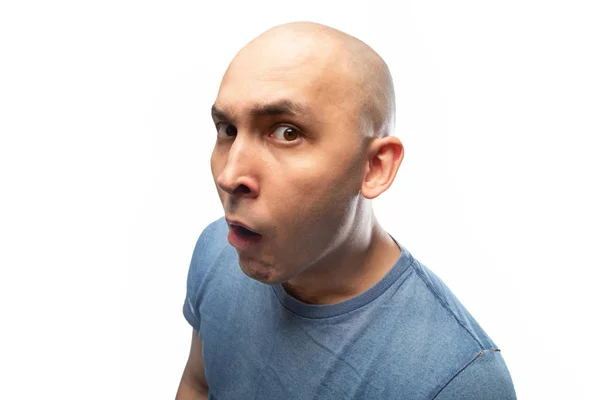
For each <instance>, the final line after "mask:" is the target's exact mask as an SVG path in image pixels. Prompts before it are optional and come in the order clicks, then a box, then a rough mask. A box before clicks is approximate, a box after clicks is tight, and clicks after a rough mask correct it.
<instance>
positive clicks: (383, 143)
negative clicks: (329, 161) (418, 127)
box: [361, 136, 404, 199]
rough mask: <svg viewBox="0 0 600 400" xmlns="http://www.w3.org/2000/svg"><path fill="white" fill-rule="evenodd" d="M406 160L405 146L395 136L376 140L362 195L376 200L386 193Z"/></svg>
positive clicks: (370, 153) (369, 159)
mask: <svg viewBox="0 0 600 400" xmlns="http://www.w3.org/2000/svg"><path fill="white" fill-rule="evenodd" d="M403 159H404V146H403V145H402V142H401V141H400V139H398V138H397V137H395V136H387V137H385V138H381V139H376V140H375V141H374V142H373V143H372V147H371V149H370V150H369V153H368V159H367V166H366V169H365V176H364V178H363V182H362V187H361V193H362V195H363V197H365V198H367V199H374V198H376V197H377V196H379V195H380V194H381V193H383V192H385V191H386V190H387V189H388V188H389V187H390V186H391V185H392V183H393V182H394V179H395V178H396V174H397V172H398V168H400V164H401V163H402V160H403Z"/></svg>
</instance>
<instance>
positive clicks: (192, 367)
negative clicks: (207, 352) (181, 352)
mask: <svg viewBox="0 0 600 400" xmlns="http://www.w3.org/2000/svg"><path fill="white" fill-rule="evenodd" d="M207 399H208V383H207V382H206V377H205V376H204V360H203V358H202V340H201V339H200V336H199V335H198V332H197V331H196V330H194V331H193V335H192V347H191V348H190V355H189V357H188V360H187V363H186V365H185V369H184V370H183V376H182V377H181V383H180V384H179V389H178V390H177V396H175V400H207Z"/></svg>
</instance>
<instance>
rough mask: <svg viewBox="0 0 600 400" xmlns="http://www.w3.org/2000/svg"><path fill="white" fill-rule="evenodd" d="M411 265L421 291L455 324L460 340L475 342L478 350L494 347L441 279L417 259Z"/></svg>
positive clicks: (439, 311)
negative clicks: (459, 333)
mask: <svg viewBox="0 0 600 400" xmlns="http://www.w3.org/2000/svg"><path fill="white" fill-rule="evenodd" d="M412 267H413V270H414V279H416V280H418V281H419V282H420V283H421V285H422V291H423V292H424V293H425V294H427V296H429V297H430V298H431V299H432V301H431V304H433V305H435V306H436V308H437V310H438V311H437V312H438V313H443V314H446V316H447V317H449V321H451V323H452V324H456V326H457V327H458V331H459V332H461V335H460V336H461V337H462V340H467V341H473V342H475V344H476V347H479V349H480V350H486V349H493V348H496V345H495V344H494V342H493V341H492V339H491V338H490V337H489V336H488V334H487V333H486V332H485V331H484V330H483V329H482V328H481V326H480V325H479V323H478V322H477V320H476V319H475V318H474V317H473V315H471V313H470V312H469V311H468V310H467V308H466V307H465V306H464V305H463V303H462V302H461V301H460V300H459V299H458V298H457V297H456V296H455V294H454V292H453V291H452V290H450V288H449V287H448V286H447V285H446V284H445V283H444V281H443V280H442V279H440V278H439V277H438V276H437V275H436V274H435V273H434V272H433V271H431V270H430V269H429V268H428V267H426V266H425V265H423V264H422V263H420V262H419V261H417V260H415V262H414V263H413V264H412ZM431 304H430V305H431Z"/></svg>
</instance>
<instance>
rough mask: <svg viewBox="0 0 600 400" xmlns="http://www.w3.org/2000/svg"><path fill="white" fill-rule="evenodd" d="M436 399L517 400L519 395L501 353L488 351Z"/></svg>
mask: <svg viewBox="0 0 600 400" xmlns="http://www.w3.org/2000/svg"><path fill="white" fill-rule="evenodd" d="M434 399H435V400H452V399H461V400H515V399H516V394H515V389H514V387H513V383H512V379H511V378H510V374H509V373H508V368H506V364H505V363H504V360H503V358H502V356H501V355H500V351H497V350H495V349H490V350H485V351H483V352H481V353H479V355H478V356H477V357H476V358H475V359H474V360H473V361H471V362H470V363H469V364H468V365H467V366H466V367H465V368H463V369H462V370H461V371H460V372H458V373H457V374H456V375H455V376H454V377H453V378H452V379H451V380H450V381H449V382H448V383H447V384H446V386H444V387H443V388H442V390H441V391H440V392H439V393H438V394H437V395H436V396H435V397H434Z"/></svg>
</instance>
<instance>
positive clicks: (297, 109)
mask: <svg viewBox="0 0 600 400" xmlns="http://www.w3.org/2000/svg"><path fill="white" fill-rule="evenodd" d="M211 114H212V117H213V119H214V120H225V121H230V120H231V118H230V117H229V115H228V114H227V112H225V110H222V109H220V108H218V107H217V105H216V104H214V105H213V106H212V108H211ZM250 115H252V116H253V117H255V118H256V117H266V116H275V115H288V116H292V117H294V116H311V115H312V114H311V112H310V111H309V110H308V108H307V107H306V106H304V105H303V104H300V103H298V102H295V101H291V100H279V101H276V102H273V103H267V104H257V105H255V106H254V107H253V108H252V109H251V110H250Z"/></svg>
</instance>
